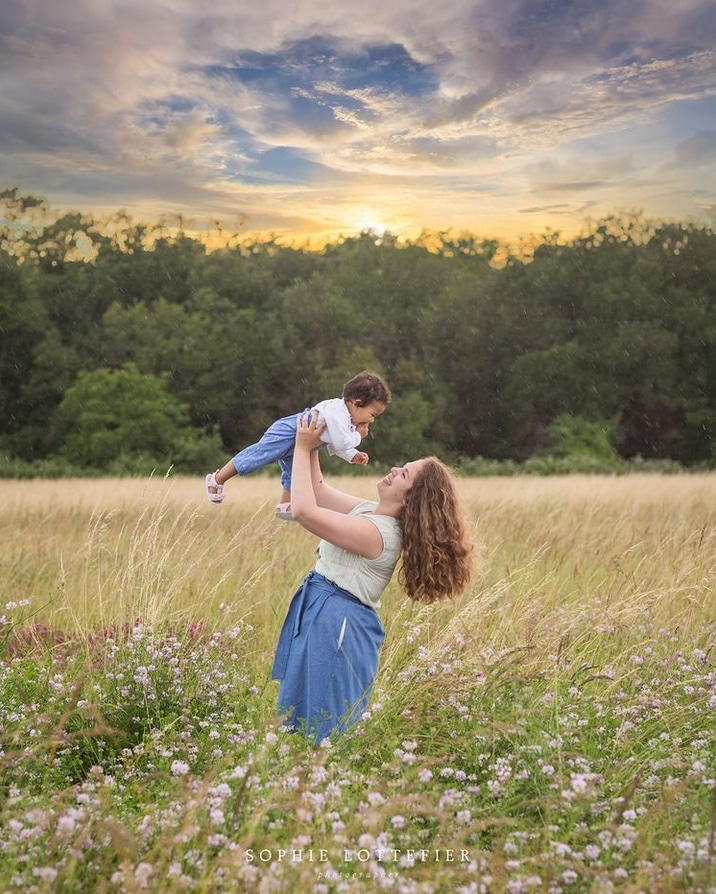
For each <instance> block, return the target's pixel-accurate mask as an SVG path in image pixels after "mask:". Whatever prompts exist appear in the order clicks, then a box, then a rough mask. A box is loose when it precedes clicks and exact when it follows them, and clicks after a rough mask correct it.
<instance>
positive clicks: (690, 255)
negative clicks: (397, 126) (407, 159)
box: [0, 189, 716, 472]
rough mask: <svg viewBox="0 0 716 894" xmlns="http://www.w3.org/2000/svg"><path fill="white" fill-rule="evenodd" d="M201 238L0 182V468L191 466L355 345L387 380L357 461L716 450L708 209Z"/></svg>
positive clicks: (208, 461)
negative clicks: (660, 219) (380, 411)
mask: <svg viewBox="0 0 716 894" xmlns="http://www.w3.org/2000/svg"><path fill="white" fill-rule="evenodd" d="M222 238H223V241H222V242H221V244H220V245H219V247H217V248H212V249H209V248H207V244H206V242H205V241H202V240H200V239H198V238H195V237H192V236H189V235H187V233H186V232H185V231H184V229H183V227H182V226H178V227H177V228H175V229H174V230H172V231H171V232H169V231H168V229H167V228H166V227H165V226H163V225H162V224H161V223H157V224H154V225H148V224H138V223H135V222H133V221H132V220H131V219H129V218H128V217H127V216H126V215H124V214H123V213H121V212H118V213H117V214H116V215H114V217H113V218H112V219H111V220H110V221H103V222H102V223H101V224H100V223H98V222H97V221H95V220H94V219H93V218H92V217H91V216H87V215H84V214H80V213H71V214H64V215H53V214H52V212H51V210H50V208H49V207H48V206H47V204H46V203H45V201H44V200H43V199H41V198H37V197H33V196H28V195H23V194H22V193H20V191H19V190H18V189H6V190H4V191H2V192H0V337H1V343H0V456H1V457H3V458H4V462H5V466H6V468H13V467H14V465H17V464H20V465H22V464H23V463H24V464H30V467H34V468H35V469H41V468H43V464H44V467H46V468H49V467H50V466H51V465H52V463H55V464H56V465H57V466H58V467H59V466H61V465H64V466H65V467H67V468H72V469H75V470H80V471H82V470H86V471H95V472H101V471H114V472H117V471H128V472H131V471H136V470H137V469H138V465H137V463H140V464H141V463H145V464H146V462H153V463H155V464H159V463H169V464H173V465H174V467H175V468H176V470H177V471H184V472H200V471H204V470H205V468H214V467H216V465H217V464H219V463H220V462H222V461H223V460H224V459H225V458H226V455H228V454H231V453H233V452H235V451H236V450H237V449H239V448H240V447H242V446H245V445H246V444H249V443H251V442H252V441H254V440H256V438H257V437H259V436H260V434H261V433H262V432H263V430H264V429H265V427H266V426H267V425H268V424H269V423H270V422H271V421H272V420H273V419H274V418H276V417H278V416H281V415H285V414H288V413H293V412H296V411H297V410H299V409H301V408H303V407H305V406H307V405H309V404H311V403H312V402H315V401H317V400H319V399H321V398H323V397H329V396H337V395H339V394H340V389H341V386H342V384H343V382H344V381H346V380H347V379H348V378H350V377H351V376H352V375H354V374H355V373H356V372H358V371H359V370H361V369H365V368H372V369H375V370H377V371H378V372H380V373H381V374H382V375H384V376H385V378H386V379H387V381H388V383H389V385H390V387H391V389H392V391H393V395H394V398H393V402H392V404H391V406H390V408H389V409H388V411H387V412H386V413H385V414H384V415H383V416H382V417H381V418H380V419H379V420H378V421H377V423H376V425H375V426H374V429H373V432H372V434H371V436H370V438H369V440H368V442H367V443H366V445H365V448H366V449H367V451H368V452H369V453H370V455H371V458H372V459H373V461H375V462H378V463H395V462H399V461H404V460H405V459H408V458H410V457H413V456H416V455H421V454H424V453H427V452H430V453H436V454H437V455H440V456H442V457H443V458H445V459H447V460H449V461H451V462H463V463H467V464H468V465H469V463H470V462H471V461H476V460H478V459H481V460H488V461H503V462H504V461H511V462H512V463H524V462H525V461H527V460H530V459H531V458H535V457H540V456H549V455H558V454H559V453H560V452H561V453H563V454H564V453H568V452H570V451H577V452H579V451H580V450H582V451H586V452H587V453H590V452H591V453H594V454H595V455H596V454H600V453H601V454H603V455H604V456H607V457H609V456H614V457H616V458H619V459H622V460H630V459H634V458H636V457H641V458H643V459H646V460H664V461H666V460H668V461H673V462H675V463H679V464H681V465H682V466H685V467H713V466H714V465H716V447H715V446H714V440H713V436H714V431H715V430H716V237H715V236H714V232H713V231H712V230H711V229H710V228H708V227H704V226H698V225H696V224H694V223H690V222H665V223H653V222H649V221H646V220H644V219H643V218H642V217H641V216H640V215H631V216H627V217H622V218H619V217H609V218H607V219H604V220H601V221H598V222H595V223H593V224H592V225H590V226H588V227H587V228H586V231H585V233H583V234H582V235H580V236H578V237H576V238H574V239H571V240H563V239H561V238H560V236H559V234H556V233H548V234H546V235H544V236H542V237H540V238H539V239H536V240H535V244H534V246H533V250H532V252H531V254H530V255H529V256H528V257H525V256H523V255H522V254H521V253H519V252H517V251H515V250H512V251H511V250H510V249H508V248H507V247H506V246H504V245H502V244H501V243H500V242H499V241H498V240H492V239H478V238H477V237H474V236H471V235H469V234H460V235H459V236H455V235H453V234H450V233H442V234H430V235H428V234H426V235H424V236H421V237H420V238H419V239H416V240H413V241H403V240H399V239H397V238H396V237H394V236H392V235H391V234H389V233H385V234H376V233H374V232H370V231H367V232H362V233H360V234H358V235H356V236H352V237H347V238H341V239H339V240H336V241H335V242H333V243H328V244H326V245H325V246H324V247H323V248H322V249H320V250H315V249H308V248H297V247H290V246H285V245H281V244H279V243H278V242H277V241H276V240H274V239H267V240H264V241H251V240H247V239H239V238H238V237H237V236H235V235H231V236H226V235H224V236H223V237H222ZM48 463H49V464H50V465H49V466H48Z"/></svg>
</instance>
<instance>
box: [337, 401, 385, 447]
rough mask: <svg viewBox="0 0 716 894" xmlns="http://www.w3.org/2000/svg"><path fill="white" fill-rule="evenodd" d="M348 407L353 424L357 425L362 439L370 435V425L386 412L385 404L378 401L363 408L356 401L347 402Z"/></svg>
mask: <svg viewBox="0 0 716 894" xmlns="http://www.w3.org/2000/svg"><path fill="white" fill-rule="evenodd" d="M346 406H347V407H348V412H349V413H350V414H351V422H352V423H353V425H355V427H356V429H357V430H358V433H359V434H360V436H361V437H362V438H364V437H365V436H366V435H367V434H368V429H369V427H370V424H371V423H372V422H375V420H376V419H377V418H378V416H380V414H381V413H382V412H383V411H384V410H385V404H382V403H379V402H378V401H377V400H374V401H373V402H372V403H369V404H367V405H366V406H365V407H361V406H359V405H358V404H357V403H356V402H355V401H352V400H349V401H346Z"/></svg>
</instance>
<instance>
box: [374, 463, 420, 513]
mask: <svg viewBox="0 0 716 894" xmlns="http://www.w3.org/2000/svg"><path fill="white" fill-rule="evenodd" d="M425 462H426V461H425V460H424V459H416V460H413V461H412V462H409V463H406V464H405V465H404V466H393V468H392V469H391V470H390V472H388V474H387V475H386V476H385V477H384V478H381V479H380V481H379V482H378V495H379V496H380V498H381V499H389V500H391V501H392V502H395V503H398V504H399V505H402V503H403V501H404V500H405V495H406V494H407V492H408V491H409V490H410V488H411V487H412V486H413V482H414V481H415V477H416V475H418V474H419V472H420V470H421V468H422V467H423V466H424V465H425Z"/></svg>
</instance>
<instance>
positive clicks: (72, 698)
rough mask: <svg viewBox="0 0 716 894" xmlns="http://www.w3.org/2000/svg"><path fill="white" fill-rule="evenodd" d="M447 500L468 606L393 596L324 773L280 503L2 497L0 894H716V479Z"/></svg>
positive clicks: (509, 485) (260, 488)
mask: <svg viewBox="0 0 716 894" xmlns="http://www.w3.org/2000/svg"><path fill="white" fill-rule="evenodd" d="M372 481H373V478H372V476H370V475H366V476H365V477H363V476H356V477H352V478H350V479H347V480H345V481H344V482H340V481H338V482H337V483H338V485H339V486H341V484H345V486H346V489H352V491H353V492H357V493H363V494H365V495H366V496H371V495H372V494H373V492H374V487H373V483H372ZM460 487H461V491H462V495H463V498H464V502H465V505H466V508H467V511H468V515H469V518H470V523H471V525H472V530H473V535H474V541H475V545H476V573H475V577H474V580H473V582H472V585H471V587H470V589H469V592H467V593H466V594H465V595H464V596H463V597H461V598H460V599H459V600H457V601H455V602H452V603H450V604H446V605H440V606H433V607H425V606H420V605H417V604H413V603H410V602H409V601H407V600H406V599H405V598H404V597H403V596H402V594H401V592H400V589H399V587H398V585H397V583H395V582H394V583H393V584H391V586H390V588H389V590H388V593H387V595H386V598H385V599H384V605H383V609H382V611H381V614H382V618H383V621H384V624H385V626H386V631H387V636H386V643H385V646H384V648H383V653H382V659H381V668H380V672H379V677H378V680H377V682H376V688H375V692H374V695H373V698H372V700H371V703H370V705H369V709H368V710H367V711H366V713H365V715H364V716H363V718H362V720H361V722H360V723H359V724H358V725H357V726H356V727H355V728H354V729H353V730H351V731H350V732H349V733H348V734H346V735H345V736H343V737H342V738H340V739H338V740H337V741H335V742H333V743H328V742H326V743H324V744H323V745H321V746H320V747H319V748H315V747H311V746H309V745H308V744H307V743H306V742H305V741H304V740H303V739H302V738H301V737H299V736H296V735H292V734H290V733H288V732H286V731H285V730H283V729H282V727H281V724H280V718H277V717H276V714H275V697H276V684H275V683H274V682H272V681H271V680H270V668H271V661H272V656H273V648H274V644H275V641H276V638H277V635H278V631H279V629H280V625H281V622H282V620H283V615H284V612H285V610H286V607H287V605H288V602H289V600H290V597H291V595H292V593H293V591H294V589H295V587H296V586H297V584H298V583H299V581H300V579H301V578H302V576H303V574H304V573H305V572H306V571H307V570H308V569H309V568H310V566H311V563H312V557H313V550H314V548H315V539H314V538H313V537H312V536H311V535H309V534H307V533H306V532H305V531H303V530H301V529H300V528H299V527H298V526H297V525H295V524H291V523H286V522H279V521H277V520H275V519H274V517H273V511H272V510H273V505H274V503H275V499H276V496H277V481H276V479H271V478H262V477H255V478H251V479H244V480H242V481H240V482H239V481H236V480H235V481H233V482H231V483H230V485H229V486H228V487H227V492H228V494H229V498H228V500H227V502H226V503H225V504H224V505H223V506H220V507H217V506H212V505H209V504H208V503H207V502H206V501H205V499H204V494H203V482H202V481H200V480H199V479H196V478H178V477H177V478H174V477H168V478H161V477H157V478H152V479H148V480H138V479H117V480H106V479H103V480H95V481H85V480H76V481H67V480H64V481H41V480H35V481H21V482H20V481H18V482H15V481H0V570H1V577H0V579H1V580H2V586H3V594H2V605H1V606H0V748H1V750H0V771H1V779H0V892H3V894H5V892H15V891H18V892H23V894H24V892H80V891H91V892H140V891H141V892H164V891H186V892H197V894H220V892H222V894H223V892H243V891H247V892H258V894H267V892H295V891H304V890H305V891H312V892H318V894H329V892H358V894H362V892H376V891H390V892H400V894H442V892H457V894H497V892H508V894H523V892H524V894H532V892H549V894H561V892H599V894H607V892H622V891H623V892H644V894H655V892H656V894H658V892H675V891H684V892H695V894H716V865H715V861H716V649H715V648H714V643H715V641H716V475H714V474H701V475H697V474H694V475H669V476H657V475H647V474H644V475H632V476H620V477H607V476H602V477H599V476H584V477H580V476H569V477H555V478H537V477H519V476H516V477H512V478H465V479H461V480H460Z"/></svg>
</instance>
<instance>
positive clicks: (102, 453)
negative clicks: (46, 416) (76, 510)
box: [57, 362, 216, 474]
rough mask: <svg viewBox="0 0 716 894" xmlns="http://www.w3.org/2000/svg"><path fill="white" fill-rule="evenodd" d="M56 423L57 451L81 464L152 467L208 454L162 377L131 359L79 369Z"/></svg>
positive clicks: (117, 468) (113, 468)
mask: <svg viewBox="0 0 716 894" xmlns="http://www.w3.org/2000/svg"><path fill="white" fill-rule="evenodd" d="M57 424H58V429H59V431H60V432H61V433H64V438H63V440H62V446H61V448H60V450H59V454H60V456H62V457H63V458H65V459H66V460H67V461H69V462H71V463H72V464H73V465H75V466H77V467H80V468H89V469H100V470H105V471H108V472H112V473H115V474H116V473H121V472H127V471H136V470H137V469H138V468H143V469H144V470H145V471H147V470H148V471H150V472H151V470H152V468H154V467H159V468H162V467H163V468H165V469H166V468H167V467H168V466H170V465H173V464H175V461H176V464H177V466H178V467H181V466H182V465H184V466H185V468H186V465H189V466H190V468H196V465H198V463H197V460H202V461H205V460H207V459H208V457H209V456H210V451H209V450H202V445H201V443H200V438H199V436H198V435H197V434H196V433H195V432H193V431H192V429H191V428H190V426H189V421H188V417H187V413H186V408H185V407H184V406H183V405H182V404H181V403H179V401H178V400H177V399H176V398H175V397H173V396H172V395H171V394H169V392H168V390H167V387H166V381H165V378H164V377H161V378H160V377H156V376H150V375H144V374H142V373H140V372H139V370H138V369H137V367H136V365H135V364H134V363H132V362H127V363H125V364H124V366H123V367H121V369H118V370H109V369H97V370H94V371H92V372H84V373H80V375H79V376H78V377H77V380H76V382H75V384H74V385H72V386H71V387H70V388H68V389H67V391H66V393H65V396H64V397H63V399H62V401H61V403H60V405H59V407H58V410H57ZM210 446H211V448H212V449H215V448H216V444H212V445H210ZM180 470H181V468H180Z"/></svg>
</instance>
